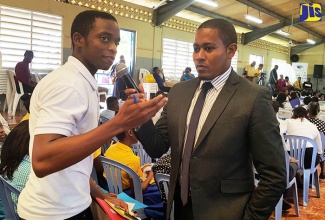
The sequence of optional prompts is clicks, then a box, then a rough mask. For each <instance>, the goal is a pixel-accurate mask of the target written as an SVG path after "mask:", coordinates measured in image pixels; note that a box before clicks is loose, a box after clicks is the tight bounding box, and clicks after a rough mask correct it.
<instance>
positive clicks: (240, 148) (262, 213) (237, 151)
mask: <svg viewBox="0 0 325 220" xmlns="http://www.w3.org/2000/svg"><path fill="white" fill-rule="evenodd" d="M199 82H200V80H199V79H198V78H196V79H193V80H190V81H187V82H183V83H179V84H176V85H175V86H174V87H173V88H172V90H171V91H170V93H169V95H168V103H167V105H166V107H165V109H164V111H163V113H162V116H161V118H160V119H159V121H158V122H157V124H156V128H155V127H154V125H153V124H152V122H151V121H149V122H147V123H146V124H144V125H142V126H141V128H140V129H139V131H138V132H137V136H138V138H139V139H140V141H141V142H142V144H143V146H144V148H145V150H146V151H147V153H148V154H149V155H150V156H151V157H155V158H157V157H160V156H161V155H162V154H163V153H165V152H166V151H167V150H168V148H169V147H171V177H170V186H169V187H170V189H169V196H168V205H167V216H169V213H170V209H171V205H172V200H173V197H174V193H175V186H176V184H177V182H178V181H177V180H178V176H179V170H180V165H181V160H182V148H183V144H184V134H185V129H186V118H187V112H188V109H189V107H190V104H191V101H192V97H193V95H194V93H195V90H196V88H197V87H198V85H199ZM252 162H254V165H255V167H256V170H257V172H258V173H259V175H260V177H261V180H260V182H259V185H258V187H257V188H255V189H254V178H253V170H252ZM190 188H191V197H192V205H193V213H194V218H195V219H198V220H201V219H204V220H208V219H211V220H216V219H220V220H221V219H222V220H227V219H229V220H237V219H238V220H239V219H250V220H252V219H268V217H269V216H270V214H271V213H272V211H273V210H274V207H275V205H276V203H277V202H278V200H279V198H280V196H281V194H282V193H283V192H284V190H285V188H286V168H285V158H284V151H283V147H282V142H281V137H280V134H279V126H278V122H277V120H276V117H275V112H274V110H273V108H272V105H271V94H270V92H269V91H268V90H266V89H265V88H264V87H261V86H258V85H255V84H253V83H251V82H249V81H248V80H246V79H243V78H242V77H239V76H238V75H237V74H236V72H234V71H232V72H231V74H230V76H229V78H228V80H227V81H226V84H225V85H224V87H223V89H222V90H221V92H220V94H219V96H218V98H217V100H216V101H215V103H214V105H213V107H212V109H211V111H210V113H209V115H208V117H207V119H206V122H205V124H204V126H203V128H202V130H201V133H200V135H199V138H198V140H197V143H196V146H195V148H194V150H193V153H192V158H191V161H190Z"/></svg>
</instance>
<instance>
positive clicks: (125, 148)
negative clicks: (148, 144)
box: [116, 142, 133, 153]
mask: <svg viewBox="0 0 325 220" xmlns="http://www.w3.org/2000/svg"><path fill="white" fill-rule="evenodd" d="M116 145H117V147H118V148H119V149H120V150H123V151H126V152H130V153H133V151H132V149H131V147H129V146H127V145H125V144H123V143H121V142H117V143H116Z"/></svg>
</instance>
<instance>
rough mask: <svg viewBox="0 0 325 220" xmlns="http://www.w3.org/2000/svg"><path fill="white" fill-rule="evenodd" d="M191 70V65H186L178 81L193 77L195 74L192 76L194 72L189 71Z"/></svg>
mask: <svg viewBox="0 0 325 220" xmlns="http://www.w3.org/2000/svg"><path fill="white" fill-rule="evenodd" d="M191 71H192V69H191V67H186V69H185V70H184V71H183V73H182V76H181V80H180V81H181V82H184V81H188V80H191V79H194V78H195V76H194V74H192V73H191Z"/></svg>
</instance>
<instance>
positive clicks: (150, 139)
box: [136, 106, 170, 158]
mask: <svg viewBox="0 0 325 220" xmlns="http://www.w3.org/2000/svg"><path fill="white" fill-rule="evenodd" d="M136 136H137V138H138V139H139V141H140V142H141V144H142V145H143V148H144V149H145V151H146V152H147V154H149V156H150V157H152V158H159V157H161V156H162V155H163V154H164V153H166V152H167V151H168V149H169V146H170V144H169V139H168V138H169V136H168V126H167V106H165V108H164V110H163V112H162V113H161V117H160V119H159V120H158V122H157V123H156V126H155V125H154V124H153V122H152V120H149V121H148V122H146V123H145V124H143V125H142V126H141V127H140V129H139V130H138V131H137V132H136Z"/></svg>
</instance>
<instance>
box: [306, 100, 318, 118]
mask: <svg viewBox="0 0 325 220" xmlns="http://www.w3.org/2000/svg"><path fill="white" fill-rule="evenodd" d="M308 111H309V116H317V114H318V113H319V111H320V107H319V103H318V102H310V103H309V105H308Z"/></svg>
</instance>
